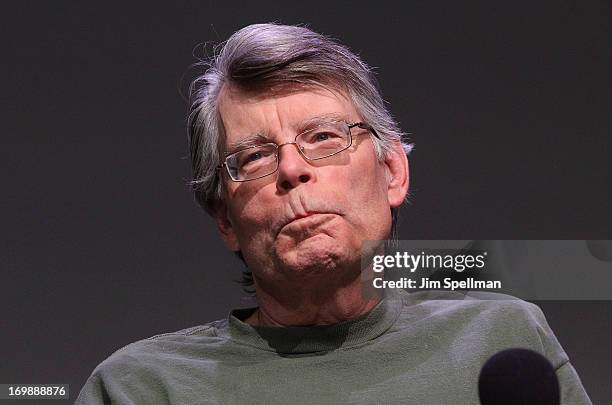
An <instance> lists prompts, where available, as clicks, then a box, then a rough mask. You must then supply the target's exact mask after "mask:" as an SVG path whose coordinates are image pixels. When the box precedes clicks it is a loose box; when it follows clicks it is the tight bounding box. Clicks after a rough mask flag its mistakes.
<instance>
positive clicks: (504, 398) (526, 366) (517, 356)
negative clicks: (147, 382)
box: [478, 349, 561, 405]
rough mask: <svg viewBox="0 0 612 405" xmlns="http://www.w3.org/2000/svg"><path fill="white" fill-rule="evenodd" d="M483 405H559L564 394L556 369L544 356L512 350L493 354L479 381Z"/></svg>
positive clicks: (485, 365)
mask: <svg viewBox="0 0 612 405" xmlns="http://www.w3.org/2000/svg"><path fill="white" fill-rule="evenodd" d="M478 395H479V396H480V403H481V404H482V405H493V404H495V405H559V404H560V403H561V394H560V391H559V381H558V380H557V375H556V374H555V370H554V368H553V366H552V364H550V362H549V361H548V360H547V359H546V357H544V356H542V355H541V354H539V353H537V352H534V351H533V350H528V349H508V350H503V351H501V352H499V353H497V354H495V355H493V356H492V357H491V358H490V359H489V360H487V362H486V363H485V364H484V366H482V370H481V371H480V377H479V378H478Z"/></svg>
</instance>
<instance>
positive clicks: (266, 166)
mask: <svg viewBox="0 0 612 405" xmlns="http://www.w3.org/2000/svg"><path fill="white" fill-rule="evenodd" d="M354 127H358V128H361V129H366V130H368V131H370V132H371V133H372V134H373V135H374V136H375V137H377V138H379V136H378V134H377V133H376V131H375V130H374V128H372V126H371V125H369V124H366V123H365V122H356V123H353V124H349V123H348V122H345V121H333V122H329V123H325V124H322V125H319V126H317V127H315V128H312V129H309V130H307V131H304V132H302V133H300V134H298V135H297V136H296V137H295V140H294V141H293V142H286V143H283V144H280V145H277V144H275V143H272V142H270V143H263V144H260V145H257V146H251V147H248V148H245V149H241V150H239V151H237V152H234V153H231V154H229V155H227V156H226V157H225V161H224V162H223V163H222V164H221V165H219V166H217V168H218V169H221V168H222V167H223V166H225V168H226V169H227V173H228V174H229V177H230V179H232V180H233V181H249V180H256V179H260V178H262V177H265V176H269V175H271V174H272V173H274V172H276V171H277V170H278V150H279V148H280V147H281V146H285V145H290V144H294V145H296V146H297V149H298V151H299V153H300V154H301V155H302V156H303V157H304V159H306V160H319V159H325V158H327V157H330V156H334V155H336V154H338V153H340V152H342V151H343V150H346V149H348V148H349V147H350V146H351V145H352V144H353V135H352V134H351V128H354Z"/></svg>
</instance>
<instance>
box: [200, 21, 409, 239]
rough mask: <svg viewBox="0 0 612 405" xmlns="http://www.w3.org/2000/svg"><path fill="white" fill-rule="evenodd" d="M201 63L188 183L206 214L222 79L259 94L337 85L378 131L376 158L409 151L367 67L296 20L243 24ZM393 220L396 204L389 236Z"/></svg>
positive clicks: (212, 195) (218, 190) (216, 194)
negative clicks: (399, 149)
mask: <svg viewBox="0 0 612 405" xmlns="http://www.w3.org/2000/svg"><path fill="white" fill-rule="evenodd" d="M215 53H216V52H215ZM200 65H202V66H204V68H205V71H204V73H203V74H202V75H200V76H197V77H196V78H195V79H194V80H193V82H192V83H191V86H190V88H189V102H190V111H189V117H188V138H189V147H190V155H191V164H192V174H193V178H192V180H191V181H190V186H191V188H192V190H193V192H194V194H195V198H196V200H197V201H198V203H199V204H200V205H201V206H202V208H204V209H205V210H206V211H207V212H209V213H210V212H211V211H212V210H213V208H214V206H215V203H216V202H217V201H219V200H220V199H221V196H222V191H223V189H222V187H223V184H222V182H221V181H220V178H219V176H218V173H217V167H218V165H219V164H221V161H222V153H223V151H222V150H221V144H222V142H221V141H222V140H223V137H224V136H225V134H224V129H223V125H222V122H221V119H220V116H219V111H218V99H219V94H220V92H221V89H222V88H223V86H224V85H226V84H228V85H232V86H236V88H238V89H240V90H242V91H245V92H254V93H260V94H261V93H263V94H265V93H266V92H271V91H276V90H278V89H287V88H289V89H290V88H293V87H295V86H324V87H332V88H334V89H337V90H341V91H343V92H345V93H346V94H347V96H348V97H349V99H350V100H351V101H352V103H353V105H354V106H355V109H356V110H357V112H358V113H359V114H360V115H361V117H362V119H363V120H364V121H365V122H367V123H368V124H370V125H371V126H372V127H373V128H374V129H375V131H376V132H377V133H378V135H379V137H380V139H377V138H376V137H374V136H372V137H371V138H372V141H373V143H374V149H375V152H376V156H377V158H378V159H379V160H381V161H382V160H383V159H384V158H385V156H386V155H387V154H389V153H393V150H394V149H393V145H394V143H395V142H398V141H399V142H401V144H402V146H403V148H404V150H405V152H406V153H409V152H410V150H411V149H412V144H409V143H406V142H405V141H404V136H405V134H404V133H403V132H402V131H401V130H400V128H399V125H398V124H397V122H396V121H395V119H394V118H393V117H392V115H391V113H390V112H389V111H388V110H387V108H386V107H385V103H384V100H383V98H382V96H381V94H380V90H379V87H378V82H377V80H376V78H375V77H374V74H373V72H372V69H371V68H370V67H369V66H368V65H367V64H366V63H364V62H363V61H362V60H361V59H360V58H359V57H358V56H357V55H355V54H354V53H353V52H351V51H350V50H349V49H348V48H347V47H346V46H344V45H342V44H340V43H339V42H338V41H337V40H335V39H333V38H330V37H327V36H324V35H321V34H318V33H316V32H313V31H311V30H310V29H308V28H305V27H303V26H289V25H279V24H254V25H249V26H247V27H244V28H242V29H240V30H239V31H237V32H235V33H234V34H233V35H232V36H231V37H230V38H229V39H228V40H227V41H226V42H225V43H223V44H222V47H221V50H220V52H219V53H218V54H216V55H213V56H212V57H211V58H209V59H208V60H205V61H203V62H202V63H201V64H200ZM281 91H282V90H281ZM396 222H397V210H393V229H392V235H393V236H395V224H396Z"/></svg>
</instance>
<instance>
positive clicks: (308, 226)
mask: <svg viewBox="0 0 612 405" xmlns="http://www.w3.org/2000/svg"><path fill="white" fill-rule="evenodd" d="M219 111H220V114H221V118H222V121H223V125H224V128H225V133H226V139H225V144H224V145H223V149H224V150H225V151H228V152H234V151H235V150H233V145H235V144H236V143H237V142H238V141H241V140H244V138H247V137H252V136H254V135H264V136H265V137H267V138H268V139H269V140H268V142H275V143H276V144H282V143H285V142H293V141H294V139H295V136H296V135H297V134H298V133H301V132H303V131H304V130H307V129H309V127H308V124H307V123H308V122H310V121H312V120H313V119H315V118H318V117H323V118H324V117H328V118H329V117H330V116H333V117H335V118H336V119H341V120H345V121H346V122H349V123H354V122H359V121H362V119H361V117H360V116H359V114H358V113H357V112H356V110H355V108H354V107H353V105H352V103H351V102H350V101H349V100H348V99H347V98H346V97H345V96H344V94H342V93H340V92H335V91H330V90H328V89H324V88H322V87H311V88H308V89H301V90H296V91H293V92H285V93H283V94H281V95H268V96H254V95H247V94H245V93H243V92H240V91H239V90H236V89H234V88H231V87H228V86H226V87H225V88H224V89H223V91H222V93H221V96H220V100H219ZM372 124H374V125H375V124H376V123H372ZM351 131H352V135H353V144H352V146H351V147H350V148H349V149H347V150H345V151H342V152H340V153H339V154H337V155H335V156H331V157H328V158H325V159H321V160H316V161H307V160H305V159H304V158H303V157H302V155H300V153H299V152H298V150H297V148H296V146H295V145H292V144H290V145H285V146H282V147H281V148H280V149H279V159H280V161H279V168H278V171H277V172H276V173H274V174H272V175H269V176H267V177H263V178H260V179H257V180H252V181H247V182H233V181H231V180H230V179H229V177H228V176H227V173H224V174H223V180H222V181H224V183H225V189H226V192H225V194H224V196H223V201H222V204H221V205H220V207H219V209H218V210H217V214H216V217H217V223H218V224H219V229H220V231H221V234H222V237H223V239H224V240H225V242H226V244H227V245H228V247H229V248H230V249H232V250H234V251H237V250H240V251H242V254H243V255H244V257H245V260H246V262H247V264H248V266H249V268H250V270H251V271H252V272H253V275H254V276H255V281H256V283H257V282H258V281H259V282H260V283H261V282H264V281H281V282H282V281H288V280H292V281H296V280H306V278H308V277H317V276H321V275H323V274H324V275H326V277H330V276H334V277H340V278H342V277H347V274H346V271H345V272H344V274H341V273H343V272H339V271H337V272H334V270H335V269H352V270H351V271H352V274H353V276H357V275H358V274H359V263H360V250H361V242H362V241H363V240H377V239H385V238H386V237H387V236H388V233H389V230H390V227H391V215H390V207H397V206H399V205H400V204H401V203H402V202H403V199H404V197H405V194H406V191H407V186H408V184H407V183H408V181H407V162H406V157H405V154H403V153H402V151H401V146H399V144H398V146H399V150H398V153H396V154H394V155H398V156H396V157H394V159H397V161H393V162H390V161H389V160H386V161H385V162H379V161H378V160H377V158H376V155H375V152H374V147H373V144H372V141H371V139H370V134H369V132H368V131H366V130H363V129H360V128H357V127H355V128H353V129H352V130H351ZM402 170H403V172H404V173H403V175H402V174H401V173H400V174H399V175H398V174H397V173H396V172H397V171H402ZM402 176H403V181H402V180H401V178H402ZM400 183H401V184H400Z"/></svg>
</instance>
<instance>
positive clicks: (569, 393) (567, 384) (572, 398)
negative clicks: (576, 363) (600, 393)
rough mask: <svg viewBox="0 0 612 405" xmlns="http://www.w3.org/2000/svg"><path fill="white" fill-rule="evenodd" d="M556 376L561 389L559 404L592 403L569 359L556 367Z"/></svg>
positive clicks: (579, 404)
mask: <svg viewBox="0 0 612 405" xmlns="http://www.w3.org/2000/svg"><path fill="white" fill-rule="evenodd" d="M557 378H558V379H559V387H560V389H561V404H563V405H565V404H567V405H570V404H571V405H592V403H591V400H590V399H589V396H588V395H587V393H586V391H585V390H584V387H583V386H582V383H581V382H580V377H578V374H577V373H576V370H575V369H574V367H573V366H572V364H571V363H570V362H569V361H568V362H566V363H565V364H563V365H562V366H561V367H559V368H557Z"/></svg>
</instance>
